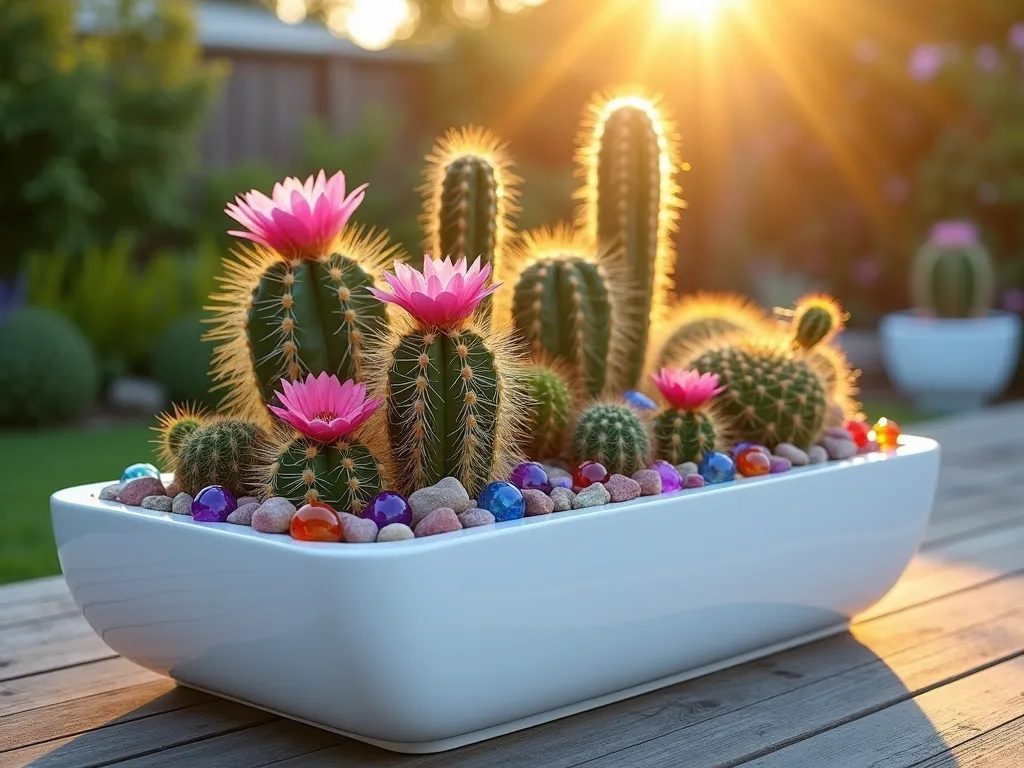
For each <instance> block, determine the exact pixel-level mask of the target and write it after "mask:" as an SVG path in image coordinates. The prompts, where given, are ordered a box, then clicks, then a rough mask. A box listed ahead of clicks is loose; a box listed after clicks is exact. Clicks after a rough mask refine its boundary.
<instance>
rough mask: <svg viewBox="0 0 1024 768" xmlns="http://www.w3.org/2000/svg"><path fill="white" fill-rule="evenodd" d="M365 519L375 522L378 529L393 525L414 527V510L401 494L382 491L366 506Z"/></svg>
mask: <svg viewBox="0 0 1024 768" xmlns="http://www.w3.org/2000/svg"><path fill="white" fill-rule="evenodd" d="M363 517H365V518H366V519H367V520H373V522H375V523H376V524H377V527H378V528H383V527H384V526H386V525H391V524H392V523H402V524H404V525H408V526H409V527H410V528H411V527H412V508H411V507H410V506H409V502H407V501H406V500H405V499H404V498H403V497H402V496H401V494H398V493H395V492H394V491H381V492H380V493H378V494H377V495H376V496H374V497H373V499H372V500H371V501H370V503H369V504H368V505H367V506H366V509H365V510H364V511H363Z"/></svg>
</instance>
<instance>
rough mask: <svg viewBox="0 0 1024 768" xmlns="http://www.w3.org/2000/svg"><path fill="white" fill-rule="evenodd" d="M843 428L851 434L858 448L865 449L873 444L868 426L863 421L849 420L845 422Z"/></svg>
mask: <svg viewBox="0 0 1024 768" xmlns="http://www.w3.org/2000/svg"><path fill="white" fill-rule="evenodd" d="M843 428H844V429H845V430H846V431H847V432H849V433H850V437H851V438H853V442H854V443H855V444H856V446H857V447H858V448H864V447H865V446H867V444H868V443H870V442H871V438H870V437H868V432H870V431H871V430H870V429H868V425H867V424H865V423H864V422H863V421H853V420H852V419H847V420H846V421H845V422H843Z"/></svg>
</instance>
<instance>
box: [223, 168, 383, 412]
mask: <svg viewBox="0 0 1024 768" xmlns="http://www.w3.org/2000/svg"><path fill="white" fill-rule="evenodd" d="M339 176H340V174H338V175H336V176H335V177H334V178H332V179H331V180H330V181H325V180H324V178H323V174H322V172H321V175H320V177H319V178H318V179H317V180H315V181H314V179H313V178H312V177H311V178H310V179H308V180H307V181H306V182H305V184H304V185H303V184H302V183H301V182H299V181H298V180H297V179H286V180H285V182H284V184H278V185H276V186H275V189H274V197H273V200H271V199H269V198H266V197H265V196H263V195H261V194H260V193H258V192H255V191H253V192H250V193H249V194H248V195H247V196H245V199H244V200H243V199H241V198H239V200H238V202H237V204H236V205H231V206H229V207H228V212H229V213H230V215H232V216H233V217H234V218H236V219H237V220H238V221H240V222H242V223H243V224H244V225H245V226H246V227H247V228H248V229H249V230H250V231H247V232H233V233H232V234H236V235H238V236H240V237H246V238H248V239H251V240H254V241H255V242H256V243H257V245H255V246H253V247H252V248H251V249H246V250H242V251H241V252H240V253H239V254H238V258H237V259H235V260H232V261H230V262H227V263H226V275H225V276H224V277H223V278H221V282H222V284H223V290H222V291H220V292H219V293H216V294H214V295H213V296H212V299H213V301H214V302H215V306H214V307H213V310H214V311H215V312H216V314H217V321H216V325H215V327H214V328H213V329H212V330H211V331H209V332H208V333H207V334H206V338H208V339H211V340H213V341H215V342H219V346H218V347H217V349H216V350H215V352H214V359H213V368H214V380H215V381H216V382H218V385H217V386H218V388H223V389H226V390H227V394H226V396H225V399H224V403H223V406H224V407H225V408H226V409H227V410H228V411H230V412H231V413H234V414H237V415H239V416H241V417H244V418H247V419H251V420H254V421H259V422H261V423H264V424H269V417H268V415H267V412H266V408H265V403H268V402H271V401H272V399H273V394H274V391H275V390H277V389H278V388H279V385H280V382H281V381H282V380H283V381H296V380H298V379H299V378H301V377H304V376H306V375H307V374H310V373H312V374H314V375H317V374H320V373H325V372H326V373H328V374H333V375H337V376H339V377H341V378H342V379H353V380H356V381H360V380H363V379H365V377H366V362H365V361H366V354H367V352H366V349H367V344H368V343H369V342H370V340H371V339H372V338H375V337H379V336H382V335H383V334H384V333H385V331H386V327H387V312H386V310H385V307H384V306H383V305H382V304H381V303H380V302H378V301H377V300H376V299H374V298H373V297H372V296H371V295H370V293H369V289H370V287H372V286H374V285H375V284H376V283H377V281H378V280H379V278H380V273H381V272H382V271H383V269H384V266H385V265H386V264H387V263H389V262H390V260H391V259H392V258H394V256H395V252H396V248H394V247H392V246H389V245H388V242H387V237H386V236H385V235H383V234H377V233H374V232H372V231H363V230H360V229H358V228H349V229H344V230H343V228H344V227H345V225H346V223H347V221H348V218H349V216H350V215H351V213H352V212H353V211H354V209H355V207H356V206H357V205H358V204H359V202H361V200H362V191H361V189H360V190H357V191H356V192H353V193H352V195H350V196H349V197H348V198H345V196H344V178H343V177H341V178H340V179H339Z"/></svg>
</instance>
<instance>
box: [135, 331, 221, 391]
mask: <svg viewBox="0 0 1024 768" xmlns="http://www.w3.org/2000/svg"><path fill="white" fill-rule="evenodd" d="M208 329H209V326H208V325H207V324H205V323H203V322H202V320H201V316H200V314H199V313H198V312H194V313H189V314H187V315H185V316H184V317H182V318H180V319H179V320H178V321H177V322H176V323H174V325H172V326H171V327H170V328H168V329H167V330H166V331H164V332H163V333H162V334H161V335H160V337H159V338H158V339H157V340H156V343H155V344H154V345H153V351H152V357H151V360H150V371H151V372H152V375H153V378H154V379H156V380H157V381H159V382H160V383H161V384H163V385H164V387H165V388H166V389H167V394H168V396H169V397H170V398H171V401H172V402H175V403H186V402H189V403H199V404H201V405H208V406H215V405H216V404H217V401H218V400H219V399H220V394H219V393H211V392H210V388H211V387H212V386H213V382H212V381H211V379H210V356H211V354H212V352H213V345H212V344H210V342H207V341H203V340H202V334H203V333H205V332H206V331H207V330H208Z"/></svg>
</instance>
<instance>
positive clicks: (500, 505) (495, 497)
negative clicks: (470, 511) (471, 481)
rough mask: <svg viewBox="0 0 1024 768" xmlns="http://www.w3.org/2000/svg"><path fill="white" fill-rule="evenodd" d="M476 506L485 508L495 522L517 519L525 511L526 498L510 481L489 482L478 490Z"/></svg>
mask: <svg viewBox="0 0 1024 768" xmlns="http://www.w3.org/2000/svg"><path fill="white" fill-rule="evenodd" d="M476 503H477V506H478V507H480V508H481V509H486V510H487V511H488V512H490V513H491V514H492V515H494V519H495V521H496V522H499V523H500V522H503V521H505V520H518V519H519V518H520V517H522V516H523V515H524V514H525V513H526V499H524V498H523V493H522V491H520V490H519V489H518V488H516V487H515V486H514V485H512V483H502V482H494V483H490V484H489V485H488V486H487V487H486V488H484V489H483V490H482V491H481V492H480V498H479V499H477V502H476Z"/></svg>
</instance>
